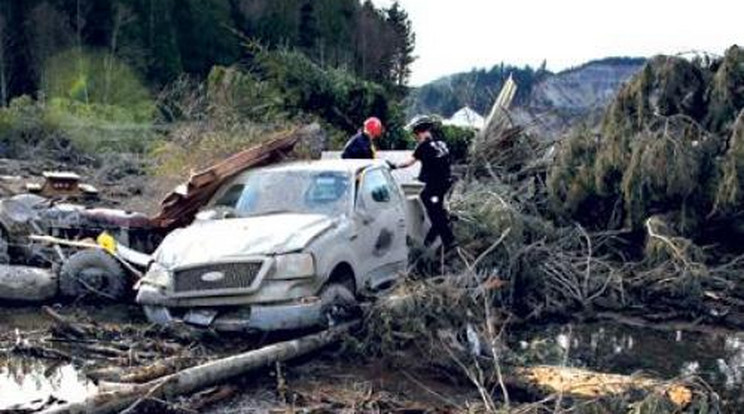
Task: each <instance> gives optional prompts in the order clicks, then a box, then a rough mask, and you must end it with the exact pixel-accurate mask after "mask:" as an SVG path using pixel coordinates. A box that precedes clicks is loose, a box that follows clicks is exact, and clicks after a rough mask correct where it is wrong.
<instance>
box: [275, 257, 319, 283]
mask: <svg viewBox="0 0 744 414" xmlns="http://www.w3.org/2000/svg"><path fill="white" fill-rule="evenodd" d="M314 275H315V260H314V259H313V255H311V254H309V253H294V254H284V255H280V256H276V265H275V266H274V274H273V275H272V276H273V277H272V279H299V278H304V277H312V276H314Z"/></svg>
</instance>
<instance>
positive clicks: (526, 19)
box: [374, 0, 744, 85]
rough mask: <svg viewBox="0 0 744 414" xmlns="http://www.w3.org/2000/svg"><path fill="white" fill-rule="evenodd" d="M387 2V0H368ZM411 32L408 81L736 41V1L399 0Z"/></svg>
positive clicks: (740, 29)
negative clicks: (412, 44) (412, 49)
mask: <svg viewBox="0 0 744 414" xmlns="http://www.w3.org/2000/svg"><path fill="white" fill-rule="evenodd" d="M374 2H375V3H376V4H377V5H379V6H385V7H387V6H389V5H390V4H392V2H393V0H374ZM400 3H401V5H403V7H404V8H405V9H406V10H407V11H408V13H409V15H410V17H411V20H412V21H413V26H414V30H415V31H416V38H417V41H416V55H417V56H418V60H417V61H416V63H415V64H414V66H413V77H412V82H411V83H412V84H413V85H420V84H422V83H426V82H429V81H431V80H434V79H436V78H439V77H441V76H444V75H447V74H450V73H454V72H461V71H467V70H470V69H472V68H473V67H491V66H493V65H495V64H498V63H500V62H502V61H503V62H505V63H512V64H518V65H525V64H529V65H532V66H537V65H539V64H540V63H541V62H542V61H543V59H546V60H547V63H548V69H551V70H554V71H555V70H561V69H565V68H567V67H571V66H576V65H578V64H581V63H583V62H586V61H588V60H592V59H597V58H602V57H607V56H652V55H655V54H659V53H667V54H672V53H678V52H685V51H690V50H702V51H707V52H714V53H716V54H720V53H723V51H724V50H725V49H726V48H727V47H728V46H731V45H732V44H735V43H738V44H739V45H744V1H741V0H705V1H701V0H697V1H691V0H678V1H673V0H593V1H591V0H589V1H586V0H511V1H505V0H454V1H449V0H400Z"/></svg>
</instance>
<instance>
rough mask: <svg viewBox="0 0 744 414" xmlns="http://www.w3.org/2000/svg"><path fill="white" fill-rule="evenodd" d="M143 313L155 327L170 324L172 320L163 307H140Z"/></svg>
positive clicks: (166, 309) (168, 312)
mask: <svg viewBox="0 0 744 414" xmlns="http://www.w3.org/2000/svg"><path fill="white" fill-rule="evenodd" d="M142 308H143V309H144V311H145V316H147V320H148V321H150V323H154V324H155V325H168V324H170V323H171V321H172V318H171V314H170V311H169V310H168V308H166V307H164V306H152V305H145V306H143V307H142Z"/></svg>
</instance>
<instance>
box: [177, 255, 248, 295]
mask: <svg viewBox="0 0 744 414" xmlns="http://www.w3.org/2000/svg"><path fill="white" fill-rule="evenodd" d="M261 265H262V263H260V262H243V263H219V264H210V265H204V266H200V267H193V268H190V269H183V270H176V271H175V278H174V279H175V283H174V286H173V289H174V291H175V293H176V294H179V293H181V294H183V293H192V292H198V291H218V290H235V289H238V290H245V289H248V288H250V287H251V285H252V284H253V282H254V281H255V280H256V276H258V272H259V271H260V270H261ZM205 275H208V276H205ZM209 276H212V278H210V277H209Z"/></svg>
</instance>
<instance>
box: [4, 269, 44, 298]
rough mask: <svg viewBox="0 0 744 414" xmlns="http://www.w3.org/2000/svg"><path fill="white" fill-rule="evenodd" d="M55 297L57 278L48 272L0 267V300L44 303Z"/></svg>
mask: <svg viewBox="0 0 744 414" xmlns="http://www.w3.org/2000/svg"><path fill="white" fill-rule="evenodd" d="M56 295H57V277H56V276H55V275H54V274H53V273H52V272H51V271H49V270H46V269H40V268H36V267H27V266H11V265H0V299H2V300H11V301H18V302H44V301H47V300H49V299H52V298H53V297H55V296H56Z"/></svg>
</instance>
